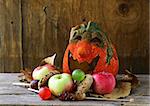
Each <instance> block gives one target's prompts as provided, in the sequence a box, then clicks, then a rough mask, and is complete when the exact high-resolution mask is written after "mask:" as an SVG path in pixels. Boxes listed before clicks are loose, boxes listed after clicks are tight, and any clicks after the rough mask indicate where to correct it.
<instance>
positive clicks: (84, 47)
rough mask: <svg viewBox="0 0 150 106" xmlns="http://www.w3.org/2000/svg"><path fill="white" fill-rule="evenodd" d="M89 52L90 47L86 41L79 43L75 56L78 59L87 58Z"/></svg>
mask: <svg viewBox="0 0 150 106" xmlns="http://www.w3.org/2000/svg"><path fill="white" fill-rule="evenodd" d="M90 51H91V46H90V44H89V43H88V42H87V41H81V42H79V45H78V49H77V54H78V56H80V57H83V58H84V57H88V56H89V54H90Z"/></svg>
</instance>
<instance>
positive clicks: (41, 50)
mask: <svg viewBox="0 0 150 106" xmlns="http://www.w3.org/2000/svg"><path fill="white" fill-rule="evenodd" d="M83 19H85V20H92V21H95V22H97V23H98V24H100V26H101V28H102V29H103V30H104V31H105V32H107V33H108V35H109V37H110V38H111V40H112V42H113V43H114V44H115V46H116V48H117V52H118V55H119V59H120V72H121V71H122V69H123V68H124V67H125V68H132V71H133V72H134V73H149V0H0V72H19V70H20V69H21V68H24V67H29V68H32V69H33V68H34V67H36V66H37V65H38V63H39V62H40V60H41V59H42V58H44V57H46V56H48V55H52V54H53V53H55V52H56V53H57V59H56V61H55V63H56V64H57V66H59V67H61V64H62V58H63V54H64V51H65V48H66V46H67V44H68V39H69V31H70V29H71V27H73V26H74V25H77V24H79V23H81V22H82V20H83Z"/></svg>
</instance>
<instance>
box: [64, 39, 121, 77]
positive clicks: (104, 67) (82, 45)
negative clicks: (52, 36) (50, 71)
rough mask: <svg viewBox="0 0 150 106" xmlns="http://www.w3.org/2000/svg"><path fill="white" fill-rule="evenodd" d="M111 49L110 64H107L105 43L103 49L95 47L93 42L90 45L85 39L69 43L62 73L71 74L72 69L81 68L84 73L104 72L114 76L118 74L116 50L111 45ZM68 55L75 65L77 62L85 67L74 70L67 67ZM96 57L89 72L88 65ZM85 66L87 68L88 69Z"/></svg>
mask: <svg viewBox="0 0 150 106" xmlns="http://www.w3.org/2000/svg"><path fill="white" fill-rule="evenodd" d="M111 47H112V50H113V56H112V58H111V59H110V63H109V64H108V63H107V59H106V58H107V49H108V45H107V43H106V42H105V43H104V47H103V48H102V47H99V46H97V45H96V43H95V42H92V43H91V42H90V41H89V40H87V39H86V38H85V39H80V40H78V41H77V42H70V43H69V44H68V46H67V49H66V51H65V54H64V58H63V72H65V73H72V71H73V69H75V68H81V69H82V70H83V71H85V73H98V72H102V71H106V72H109V73H112V74H113V75H114V76H116V75H117V73H118V68H119V61H118V56H117V53H116V50H115V48H114V46H113V45H112V44H111ZM69 54H71V55H72V58H73V61H75V63H77V62H78V64H79V65H80V64H81V66H82V63H85V64H86V65H83V67H80V66H79V65H78V66H77V67H76V66H73V67H74V68H71V66H70V65H69V64H70V57H69ZM97 56H99V59H98V60H97V62H96V64H95V65H94V67H93V69H92V70H90V64H91V63H92V62H93V60H94V59H95V58H96V57H97ZM87 64H88V65H87ZM86 66H88V67H89V69H88V68H87V67H86ZM87 70H88V71H87Z"/></svg>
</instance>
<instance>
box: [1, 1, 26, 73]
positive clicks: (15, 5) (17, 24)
mask: <svg viewBox="0 0 150 106" xmlns="http://www.w3.org/2000/svg"><path fill="white" fill-rule="evenodd" d="M21 19H22V17H21V1H20V0H0V70H1V71H0V72H10V70H12V71H11V72H17V71H19V70H20V68H22V67H23V66H22V25H21Z"/></svg>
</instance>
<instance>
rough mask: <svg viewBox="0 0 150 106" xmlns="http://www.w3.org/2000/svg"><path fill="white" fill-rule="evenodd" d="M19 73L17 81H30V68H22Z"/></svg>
mask: <svg viewBox="0 0 150 106" xmlns="http://www.w3.org/2000/svg"><path fill="white" fill-rule="evenodd" d="M20 72H21V75H19V76H18V77H19V81H21V82H31V81H32V80H33V78H32V70H31V69H29V68H25V69H24V70H20Z"/></svg>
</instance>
